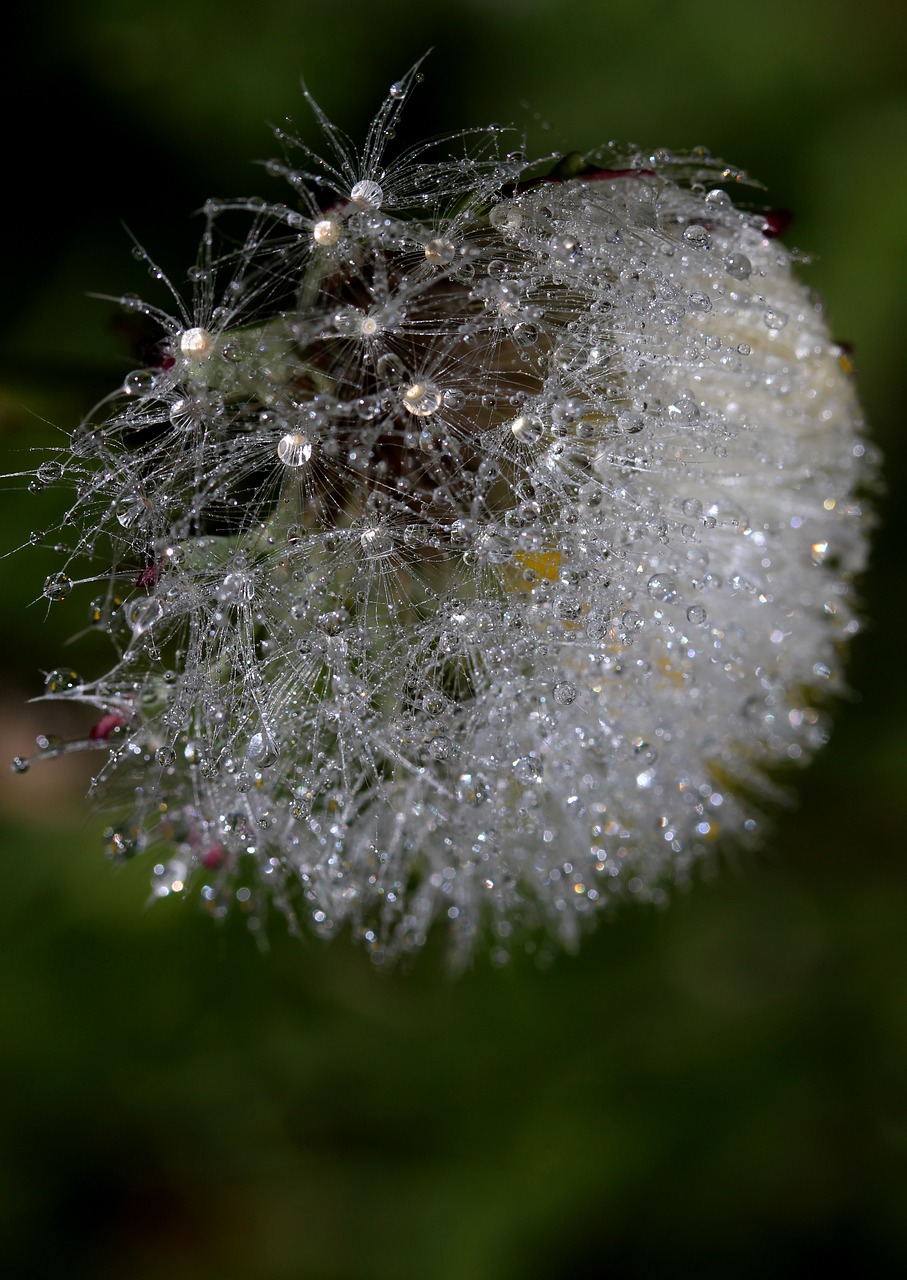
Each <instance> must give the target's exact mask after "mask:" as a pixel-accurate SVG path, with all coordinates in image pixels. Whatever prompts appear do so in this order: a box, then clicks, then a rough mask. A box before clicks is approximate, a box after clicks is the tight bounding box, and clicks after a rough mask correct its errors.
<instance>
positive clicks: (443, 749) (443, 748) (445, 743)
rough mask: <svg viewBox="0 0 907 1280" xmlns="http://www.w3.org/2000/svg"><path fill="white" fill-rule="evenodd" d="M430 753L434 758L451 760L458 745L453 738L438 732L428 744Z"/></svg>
mask: <svg viewBox="0 0 907 1280" xmlns="http://www.w3.org/2000/svg"><path fill="white" fill-rule="evenodd" d="M428 754H429V755H430V756H431V758H432V760H450V759H451V758H452V757H453V756H454V755H455V754H456V747H455V746H454V743H453V741H452V739H450V738H446V737H445V736H444V735H443V734H438V736H437V737H435V738H432V740H431V742H430V743H429V744H428Z"/></svg>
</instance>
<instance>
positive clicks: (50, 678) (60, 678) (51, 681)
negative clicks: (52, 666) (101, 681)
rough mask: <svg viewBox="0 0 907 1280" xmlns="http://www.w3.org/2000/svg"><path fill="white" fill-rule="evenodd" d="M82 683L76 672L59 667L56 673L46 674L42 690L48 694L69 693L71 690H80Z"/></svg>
mask: <svg viewBox="0 0 907 1280" xmlns="http://www.w3.org/2000/svg"><path fill="white" fill-rule="evenodd" d="M82 683H83V681H82V677H81V676H80V675H79V673H78V671H72V670H71V669H70V668H69V667H59V668H58V669H57V670H56V671H49V672H48V673H47V677H46V679H45V681H44V688H45V689H46V690H47V692H48V693H70V692H71V691H72V690H73V689H79V688H81V686H82Z"/></svg>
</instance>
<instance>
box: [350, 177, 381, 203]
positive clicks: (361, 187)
mask: <svg viewBox="0 0 907 1280" xmlns="http://www.w3.org/2000/svg"><path fill="white" fill-rule="evenodd" d="M350 199H351V200H352V202H353V204H355V205H358V207H359V208H360V209H380V208H381V201H382V200H383V199H384V192H383V190H382V189H381V187H380V185H379V184H378V183H377V182H375V181H374V180H373V179H371V178H363V179H362V181H361V182H355V183H353V186H352V189H351V190H350Z"/></svg>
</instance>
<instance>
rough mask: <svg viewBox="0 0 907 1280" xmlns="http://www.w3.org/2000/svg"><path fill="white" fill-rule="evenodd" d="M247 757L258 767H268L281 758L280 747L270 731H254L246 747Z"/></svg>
mask: <svg viewBox="0 0 907 1280" xmlns="http://www.w3.org/2000/svg"><path fill="white" fill-rule="evenodd" d="M246 759H247V760H248V761H249V763H250V764H252V765H254V766H255V768H256V769H267V768H268V767H269V766H270V765H272V764H275V763H276V762H277V761H278V760H279V759H280V747H279V746H278V744H277V742H276V741H275V740H274V739H273V738H272V737H271V735H270V734H269V733H267V732H262V733H253V735H252V737H251V738H250V739H249V745H248V746H247V747H246Z"/></svg>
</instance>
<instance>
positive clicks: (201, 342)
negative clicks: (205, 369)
mask: <svg viewBox="0 0 907 1280" xmlns="http://www.w3.org/2000/svg"><path fill="white" fill-rule="evenodd" d="M179 348H180V354H181V355H184V356H185V357H186V359H187V360H198V361H201V360H207V358H208V356H209V355H210V354H211V352H212V351H213V350H214V338H213V336H212V335H211V334H210V333H209V332H208V330H207V329H186V330H185V331H184V332H183V333H181V334H180V339H179Z"/></svg>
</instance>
